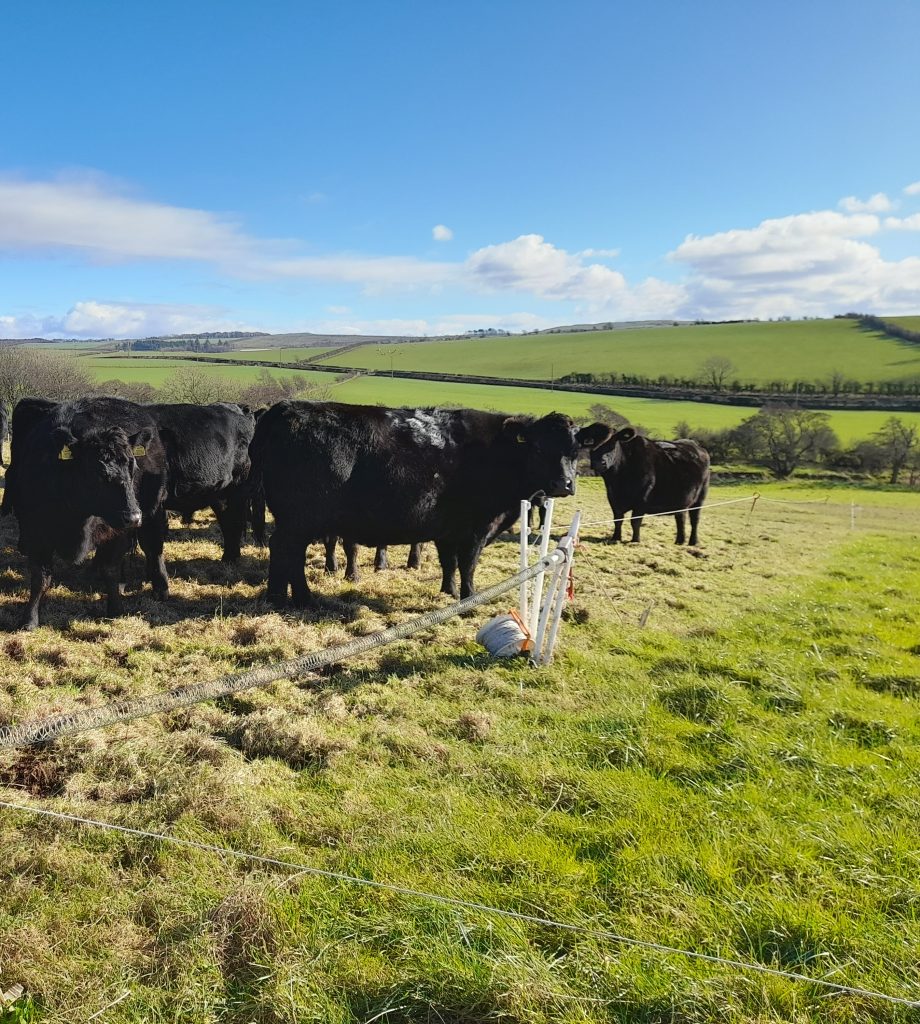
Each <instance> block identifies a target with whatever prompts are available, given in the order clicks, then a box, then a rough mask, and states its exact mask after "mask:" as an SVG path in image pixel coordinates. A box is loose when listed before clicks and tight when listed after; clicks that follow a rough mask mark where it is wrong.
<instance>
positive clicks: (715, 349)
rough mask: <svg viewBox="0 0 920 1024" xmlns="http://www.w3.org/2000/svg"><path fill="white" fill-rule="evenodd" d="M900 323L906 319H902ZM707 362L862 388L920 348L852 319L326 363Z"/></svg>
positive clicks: (453, 367) (649, 368)
mask: <svg viewBox="0 0 920 1024" xmlns="http://www.w3.org/2000/svg"><path fill="white" fill-rule="evenodd" d="M902 320H903V318H902ZM710 356H726V357H728V358H729V359H731V361H732V363H733V364H734V365H735V367H736V368H737V373H733V374H732V377H735V376H737V377H738V378H739V379H740V380H741V381H742V382H748V381H749V382H758V383H767V382H770V381H775V380H786V381H791V380H804V381H815V380H827V379H828V378H829V377H830V375H831V373H832V372H833V371H835V370H839V371H841V372H842V373H844V374H846V375H847V377H850V378H852V379H854V380H858V381H870V380H871V381H882V380H901V379H908V378H909V379H916V378H917V377H920V346H917V345H911V344H908V343H907V342H899V341H895V340H894V339H892V338H888V337H886V336H885V335H883V334H879V333H877V332H873V331H865V330H863V329H862V328H860V326H859V324H858V323H857V322H856V321H854V320H808V321H795V322H791V323H753V324H714V325H703V324H701V325H699V326H688V327H651V328H640V329H635V330H628V329H624V330H617V331H596V332H595V331H586V332H578V333H574V334H541V335H527V336H524V337H511V338H483V339H464V340H462V341H431V342H416V343H412V344H405V343H403V344H398V345H376V344H369V345H366V346H364V347H363V348H357V349H353V350H351V351H350V352H346V353H343V354H342V355H341V356H336V355H335V353H330V355H328V356H327V357H325V359H324V360H323V362H327V363H332V364H336V365H338V364H340V363H341V364H344V365H347V366H355V367H360V368H363V369H375V370H389V369H391V360H392V368H393V369H396V370H429V371H435V372H438V373H477V374H483V375H484V376H492V377H520V378H523V379H526V380H549V379H551V378H557V377H561V376H564V375H565V374H567V373H595V374H596V373H610V372H615V373H620V374H621V373H629V374H642V375H645V376H647V377H649V378H652V379H656V378H657V377H658V376H660V375H661V374H666V375H669V376H672V377H694V376H695V375H697V373H698V371H699V367H700V364H701V363H703V362H704V360H706V359H707V358H708V357H710Z"/></svg>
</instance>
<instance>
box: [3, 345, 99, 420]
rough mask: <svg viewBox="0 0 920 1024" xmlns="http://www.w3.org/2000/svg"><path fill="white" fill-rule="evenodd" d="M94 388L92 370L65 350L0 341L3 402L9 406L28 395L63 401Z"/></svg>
mask: <svg viewBox="0 0 920 1024" xmlns="http://www.w3.org/2000/svg"><path fill="white" fill-rule="evenodd" d="M92 390H93V382H92V380H91V379H90V377H89V374H87V373H86V371H85V370H84V369H83V368H82V367H81V366H80V365H79V363H78V362H77V360H76V359H75V358H74V357H73V356H71V355H68V354H66V353H64V352H53V351H49V350H47V349H39V348H33V347H31V346H28V345H9V344H0V402H2V403H3V404H4V405H5V406H6V407H7V408H8V409H12V407H13V406H14V405H15V404H16V403H17V402H18V401H19V399H20V398H25V397H26V396H27V395H33V396H35V397H37V398H52V399H56V400H57V401H63V400H65V399H68V398H78V397H80V396H81V395H85V394H88V393H90V392H91V391H92Z"/></svg>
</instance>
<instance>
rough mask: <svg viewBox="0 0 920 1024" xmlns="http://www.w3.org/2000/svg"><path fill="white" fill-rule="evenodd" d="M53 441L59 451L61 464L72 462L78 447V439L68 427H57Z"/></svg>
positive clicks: (53, 434)
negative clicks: (74, 451) (75, 449)
mask: <svg viewBox="0 0 920 1024" xmlns="http://www.w3.org/2000/svg"><path fill="white" fill-rule="evenodd" d="M51 439H52V441H53V443H54V446H55V448H56V449H57V457H58V458H59V459H60V460H61V462H70V460H71V459H72V458H73V450H74V448H75V447H76V444H77V439H76V438H75V437H74V436H73V434H72V433H71V432H70V431H69V430H68V429H67V427H56V428H55V430H54V432H53V433H52V435H51Z"/></svg>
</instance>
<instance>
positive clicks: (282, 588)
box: [267, 524, 310, 608]
mask: <svg viewBox="0 0 920 1024" xmlns="http://www.w3.org/2000/svg"><path fill="white" fill-rule="evenodd" d="M268 550H269V559H268V594H267V597H268V600H269V601H270V602H271V603H272V604H273V605H275V606H277V607H282V606H284V605H285V604H286V603H287V595H288V586H290V588H291V603H292V604H293V605H294V607H295V608H303V607H305V606H306V605H307V604H309V602H310V588H309V587H308V586H307V574H306V568H305V564H304V563H305V562H306V557H307V542H306V541H305V540H303V539H301V538H298V537H294V536H291V535H290V534H289V533H288V531H286V530H284V529H283V528H281V527H279V526H278V525H277V524H275V531H274V533H273V534H272V536H271V540H270V541H269V542H268Z"/></svg>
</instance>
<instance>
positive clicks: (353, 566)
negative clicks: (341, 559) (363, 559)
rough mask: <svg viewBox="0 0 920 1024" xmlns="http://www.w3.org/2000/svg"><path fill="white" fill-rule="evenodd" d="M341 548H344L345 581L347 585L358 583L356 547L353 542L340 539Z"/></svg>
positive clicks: (355, 543)
mask: <svg viewBox="0 0 920 1024" xmlns="http://www.w3.org/2000/svg"><path fill="white" fill-rule="evenodd" d="M342 547H343V548H345V579H346V580H348V582H349V583H357V582H358V545H357V542H355V541H353V540H346V539H345V538H344V537H343V538H342Z"/></svg>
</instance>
